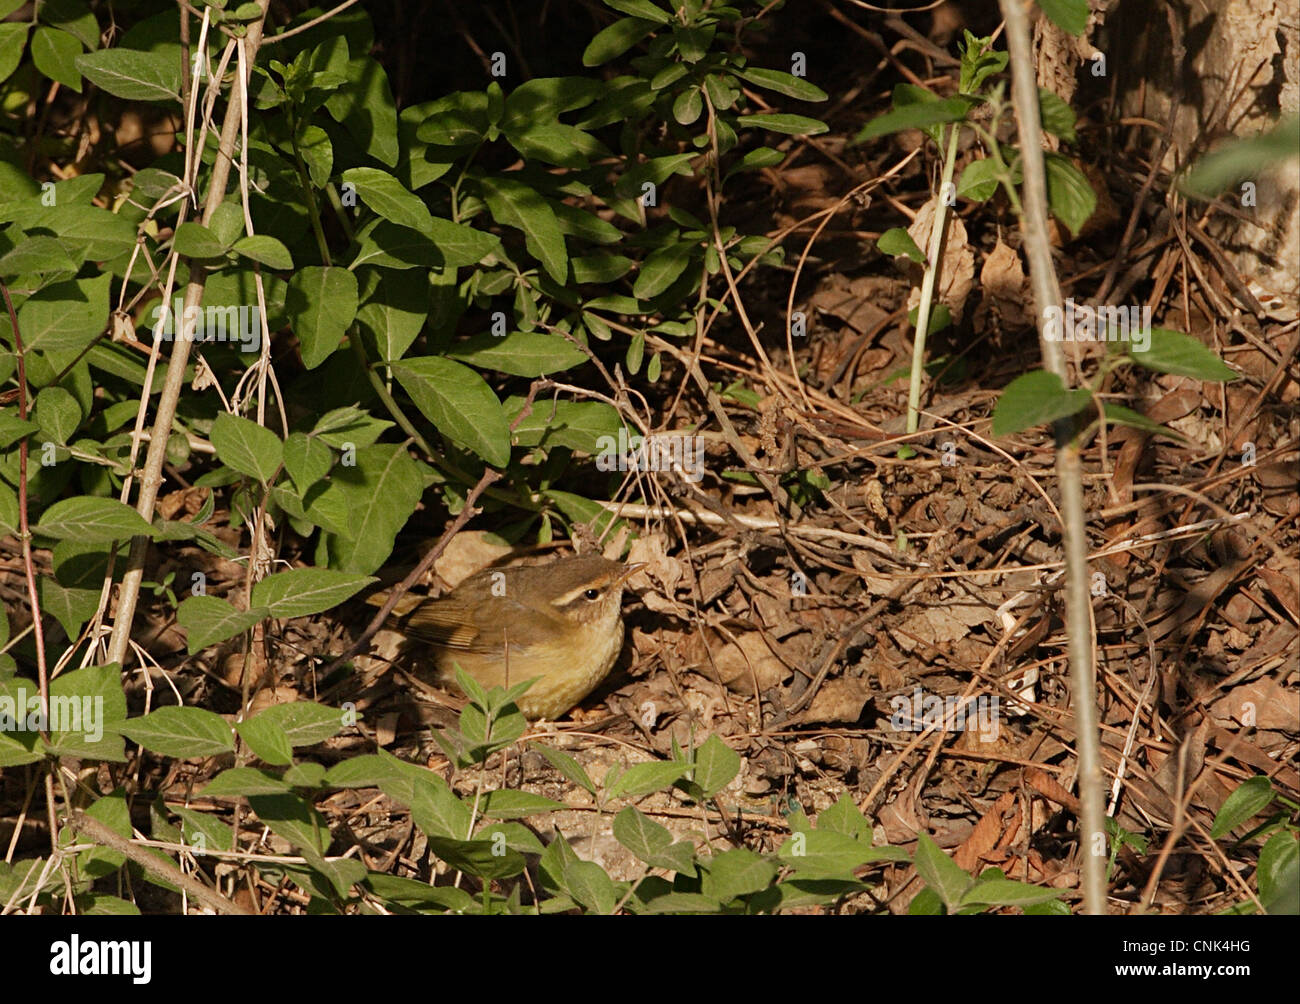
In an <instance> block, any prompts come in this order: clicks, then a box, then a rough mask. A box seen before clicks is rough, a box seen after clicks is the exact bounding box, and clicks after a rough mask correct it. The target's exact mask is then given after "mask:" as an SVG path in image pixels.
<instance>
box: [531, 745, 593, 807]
mask: <svg viewBox="0 0 1300 1004" xmlns="http://www.w3.org/2000/svg"><path fill="white" fill-rule="evenodd" d="M532 745H533V749H535V750H536V751H537V752H538V753H540V754H541V755H542V756H544V757H546V759H547V760H548V761H549V762H550V764H551V766H552V767H554V768H555V769H556V770H558V771H559V772H560V773H561V774H563V775H564V776H565V777H566V778H568V779H569V780H570V781H572V782H573V783H574V784H576V785H578V786H579V787H580V788H584V789H586V790H587V791H588V792H590V793H591V794H592V795H594V794H596V785H595V782H593V781H592V780H591V778H590V777H588V776H587V772H586V771H585V770H583V768H582V765H581V764H580V763H578V761H577V760H575V759H573V757H571V756H569V754H568V753H565V752H564V751H563V750H557V749H552V748H551V747H550V746H544V745H543V744H542V743H533V744H532Z"/></svg>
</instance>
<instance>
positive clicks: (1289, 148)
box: [0, 75, 1300, 199]
mask: <svg viewBox="0 0 1300 1004" xmlns="http://www.w3.org/2000/svg"><path fill="white" fill-rule="evenodd" d="M0 76H2V75H0ZM1296 150H1300V115H1289V116H1287V117H1286V118H1284V119H1282V120H1281V121H1280V122H1279V123H1278V124H1277V126H1276V127H1274V128H1273V129H1271V130H1269V131H1268V132H1263V133H1260V134H1258V135H1256V136H1250V137H1248V138H1245V139H1233V140H1229V141H1228V142H1227V143H1226V144H1224V145H1223V146H1221V147H1220V148H1219V149H1217V150H1214V151H1213V152H1211V153H1208V154H1206V155H1205V156H1204V157H1202V158H1201V159H1200V160H1198V161H1197V162H1196V163H1195V164H1194V165H1193V166H1192V169H1191V171H1190V172H1189V173H1188V175H1187V177H1186V180H1185V181H1184V182H1183V184H1182V186H1181V187H1182V188H1183V189H1184V191H1186V192H1187V193H1188V194H1190V195H1195V196H1198V197H1200V198H1204V199H1208V198H1213V197H1214V196H1215V195H1218V194H1219V193H1220V192H1221V191H1223V190H1224V189H1225V188H1227V187H1228V186H1229V185H1234V184H1237V183H1239V182H1242V181H1245V180H1247V179H1250V178H1255V177H1258V175H1259V172H1260V170H1261V169H1262V168H1265V167H1274V166H1276V165H1278V164H1284V163H1286V162H1288V161H1291V160H1294V159H1295V156H1296Z"/></svg>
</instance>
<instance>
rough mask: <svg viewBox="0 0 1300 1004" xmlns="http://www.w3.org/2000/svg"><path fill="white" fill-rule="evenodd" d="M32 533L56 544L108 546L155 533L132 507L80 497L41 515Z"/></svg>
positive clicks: (114, 500)
mask: <svg viewBox="0 0 1300 1004" xmlns="http://www.w3.org/2000/svg"><path fill="white" fill-rule="evenodd" d="M32 533H34V534H36V535H38V536H41V537H53V538H55V539H56V540H64V539H69V538H70V539H74V540H79V541H81V542H83V543H108V542H110V541H114V540H126V539H127V538H129V537H134V536H137V535H145V536H150V537H152V536H153V535H154V529H153V527H152V526H150V525H149V524H148V523H146V522H145V521H144V518H143V517H142V516H141V515H140V514H139V513H137V512H136V511H135V510H134V509H132V508H131V507H130V506H128V505H125V504H123V503H121V502H119V501H117V499H103V498H91V497H89V496H85V495H82V496H78V497H77V498H70V499H64V500H63V501H61V502H55V503H54V505H52V506H50V507H49V508H48V509H46V510H45V512H44V513H42V514H41V521H40V522H39V523H37V524H36V526H34V527H32Z"/></svg>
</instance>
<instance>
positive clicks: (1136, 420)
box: [1105, 401, 1187, 442]
mask: <svg viewBox="0 0 1300 1004" xmlns="http://www.w3.org/2000/svg"><path fill="white" fill-rule="evenodd" d="M1105 407H1106V421H1107V422H1110V423H1111V424H1112V425H1127V426H1131V427H1132V428H1134V429H1141V430H1143V431H1144V432H1150V433H1153V434H1155V435H1160V436H1168V437H1169V438H1170V439H1177V440H1181V441H1183V442H1186V439H1187V437H1186V436H1184V435H1182V433H1179V432H1175V431H1174V430H1173V429H1171V428H1169V427H1168V426H1166V425H1161V424H1160V423H1159V422H1153V421H1151V419H1149V418H1147V417H1146V416H1145V415H1143V414H1140V413H1139V412H1136V411H1133V410H1132V409H1130V408H1125V407H1124V406H1123V405H1122V404H1114V403H1113V402H1110V401H1107V402H1106V405H1105Z"/></svg>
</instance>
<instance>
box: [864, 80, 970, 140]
mask: <svg viewBox="0 0 1300 1004" xmlns="http://www.w3.org/2000/svg"><path fill="white" fill-rule="evenodd" d="M972 103H973V101H972V99H971V98H969V97H963V96H960V95H959V96H957V97H952V98H943V99H940V98H937V97H935V96H934V95H933V94H931V93H930V92H929V91H925V90H923V89H921V88H919V87H915V86H913V85H911V84H899V85H897V86H896V87H895V88H894V107H893V109H892V110H891V111H887V112H885V114H884V115H880V116H878V117H876V118H874V119H872V120H871V121H870V122H868V123H867V124H866V125H865V126H863V127H862V129H861V130H860V131H859V132H858V134H857V136H855V137H854V138H853V143H854V144H857V143H865V142H866V141H867V140H869V139H875V138H876V137H878V136H887V135H889V134H890V133H894V132H901V131H902V130H904V129H929V128H930V127H932V126H936V125H942V124H944V123H947V122H961V121H963V120H964V119H965V118H966V114H967V112H969V111H970V109H971V105H972Z"/></svg>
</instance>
